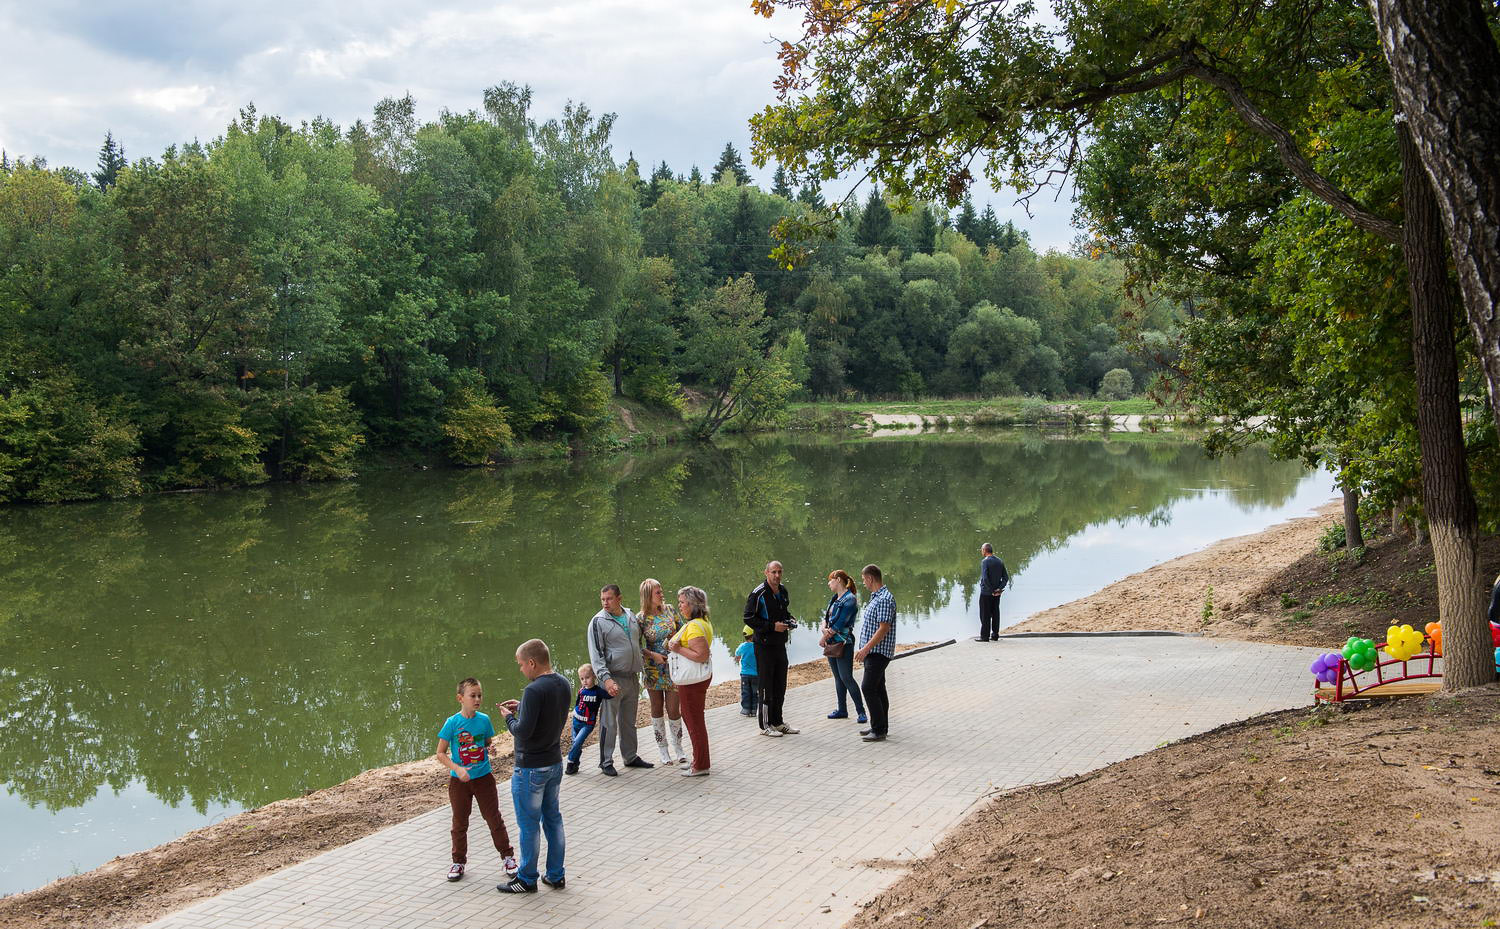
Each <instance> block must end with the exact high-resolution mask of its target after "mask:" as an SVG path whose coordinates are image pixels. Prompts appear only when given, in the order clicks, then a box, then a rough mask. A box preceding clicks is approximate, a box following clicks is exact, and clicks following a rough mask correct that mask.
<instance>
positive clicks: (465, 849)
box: [448, 774, 516, 864]
mask: <svg viewBox="0 0 1500 929" xmlns="http://www.w3.org/2000/svg"><path fill="white" fill-rule="evenodd" d="M475 803H478V804H479V815H480V816H483V817H484V821H485V822H486V823H488V824H489V827H490V838H491V839H493V840H494V841H495V851H497V852H499V853H500V855H501V857H507V856H510V855H514V854H515V853H516V850H515V849H514V848H512V847H511V844H510V833H508V832H506V831H505V819H504V818H503V817H502V816H501V815H500V792H499V790H498V789H497V788H496V786H495V775H493V774H486V775H485V776H484V777H475V778H470V779H469V780H467V781H461V780H459V779H458V778H456V777H452V776H450V777H449V778H448V805H449V806H451V807H453V863H454V864H468V863H469V811H470V810H471V809H473V804H475Z"/></svg>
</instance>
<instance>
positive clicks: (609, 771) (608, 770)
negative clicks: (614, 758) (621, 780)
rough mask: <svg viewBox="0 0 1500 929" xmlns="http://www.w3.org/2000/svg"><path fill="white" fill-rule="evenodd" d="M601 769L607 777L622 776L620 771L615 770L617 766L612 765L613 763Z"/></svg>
mask: <svg viewBox="0 0 1500 929" xmlns="http://www.w3.org/2000/svg"><path fill="white" fill-rule="evenodd" d="M599 770H600V771H603V772H604V776H605V777H619V776H620V772H619V771H616V770H615V766H614V765H612V764H607V765H604V766H603V767H601V768H600V769H599Z"/></svg>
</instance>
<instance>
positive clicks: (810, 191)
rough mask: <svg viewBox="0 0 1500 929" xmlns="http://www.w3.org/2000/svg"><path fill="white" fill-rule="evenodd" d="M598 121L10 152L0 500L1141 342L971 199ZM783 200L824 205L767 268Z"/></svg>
mask: <svg viewBox="0 0 1500 929" xmlns="http://www.w3.org/2000/svg"><path fill="white" fill-rule="evenodd" d="M613 121H614V117H613V116H612V115H608V114H605V115H595V114H593V113H591V112H590V111H589V109H588V108H587V107H586V106H583V105H574V104H569V105H568V106H567V107H565V108H564V110H563V112H562V113H561V114H560V115H558V116H556V117H555V118H550V119H545V120H539V119H536V118H533V116H532V114H531V113H530V92H529V90H527V89H525V88H520V87H516V86H514V85H503V86H499V87H494V88H491V89H489V90H487V91H486V92H485V93H484V95H483V105H482V108H480V109H477V110H469V111H466V112H448V111H444V112H443V113H442V114H441V115H440V116H439V117H438V118H437V119H436V120H434V121H431V122H427V123H422V122H419V120H418V118H417V115H416V106H415V102H414V101H413V100H412V99H411V98H410V97H409V96H408V97H406V98H402V99H386V100H382V101H381V102H380V103H379V104H377V105H376V107H375V109H374V113H373V117H372V118H371V119H370V120H369V121H368V122H366V121H363V120H361V121H357V122H355V123H354V124H353V125H352V126H349V127H348V128H341V127H339V126H336V125H333V124H332V123H330V122H328V121H325V120H315V121H313V122H310V123H304V124H302V125H301V126H300V127H294V126H291V125H289V124H288V123H286V122H285V121H283V120H281V119H278V118H275V117H273V116H265V115H261V114H258V113H257V112H256V111H255V109H254V107H247V108H246V109H245V110H243V111H242V112H241V113H240V115H239V118H238V119H237V120H236V121H235V122H234V123H233V124H231V125H230V126H228V127H227V129H226V130H225V132H224V134H223V135H222V136H221V137H219V138H217V139H215V140H213V141H212V142H209V143H206V144H202V143H199V142H193V143H191V144H187V145H183V146H180V147H174V148H170V149H168V150H167V151H166V152H164V153H163V154H162V155H161V156H160V157H159V158H141V159H138V160H134V161H130V160H128V159H127V158H126V157H125V153H124V151H123V150H122V148H121V145H120V144H119V143H118V142H117V141H116V140H115V138H114V137H113V136H112V135H109V136H106V138H105V141H104V145H103V147H102V149H101V151H100V156H99V163H98V167H97V170H95V171H93V172H91V173H88V174H85V173H84V172H82V171H79V170H76V169H73V168H59V169H50V168H48V167H47V165H46V163H45V161H44V160H41V159H31V160H30V161H28V160H26V159H12V158H9V157H6V158H5V159H3V167H0V501H61V500H71V499H82V498H89V497H96V496H116V495H124V494H130V493H135V492H139V491H142V490H147V489H154V488H166V487H204V486H221V485H239V484H251V483H256V482H259V481H264V480H267V479H291V480H319V479H329V478H339V477H345V476H348V475H350V474H352V473H353V471H354V470H355V468H356V467H357V464H358V462H359V461H360V459H361V454H362V453H364V452H368V451H369V450H379V449H398V450H419V451H422V452H424V453H425V452H429V451H436V452H441V454H443V455H444V456H445V457H446V458H447V459H448V460H451V461H453V462H455V463H461V464H476V463H481V462H485V461H488V460H491V459H493V458H494V457H496V456H497V455H503V454H505V453H506V451H507V449H510V448H512V447H513V446H514V445H515V444H517V443H527V442H537V441H541V442H547V443H551V444H552V445H554V446H555V445H557V444H559V443H572V444H573V445H575V446H579V445H586V444H587V443H588V442H589V441H590V440H591V438H592V437H598V436H602V435H607V434H608V432H609V430H610V424H611V423H612V422H614V419H615V404H614V402H613V397H614V396H621V397H629V398H632V399H633V400H634V401H636V402H639V403H641V404H645V405H648V406H656V407H660V408H663V409H665V410H668V411H671V412H672V413H674V414H680V413H681V412H682V411H683V408H684V398H685V397H690V398H691V399H692V401H693V413H694V422H695V424H696V428H697V429H698V430H699V431H700V432H702V433H711V432H712V431H714V430H716V429H718V428H721V427H728V428H753V427H756V426H757V425H767V424H774V423H775V422H776V420H777V417H778V416H779V415H780V414H781V413H782V411H784V409H785V404H786V402H787V400H788V399H789V398H792V397H794V396H803V397H815V398H822V397H837V398H850V397H858V396H905V397H917V396H933V395H975V394H983V395H996V394H1017V393H1026V394H1032V395H1042V396H1048V397H1059V396H1068V395H1092V394H1093V393H1095V392H1096V391H1097V390H1098V389H1099V388H1100V385H1101V382H1102V381H1103V380H1104V376H1105V374H1107V373H1110V372H1114V374H1113V375H1112V378H1111V380H1110V383H1109V384H1108V385H1107V387H1108V388H1109V389H1111V390H1117V391H1118V390H1121V389H1123V391H1124V392H1125V393H1129V392H1130V391H1131V390H1139V389H1141V388H1142V387H1143V386H1144V385H1145V382H1146V380H1147V379H1148V378H1149V377H1150V376H1151V375H1152V370H1151V368H1150V367H1148V365H1146V364H1145V363H1143V362H1141V361H1138V360H1136V357H1139V358H1148V359H1152V363H1153V364H1154V363H1156V362H1157V361H1159V360H1160V359H1161V358H1162V357H1164V356H1165V355H1166V354H1167V353H1168V348H1167V346H1168V338H1167V336H1166V335H1165V334H1164V333H1163V331H1162V330H1167V329H1169V328H1170V327H1171V325H1172V322H1171V314H1170V312H1169V310H1166V309H1158V310H1154V311H1148V310H1143V309H1142V308H1141V307H1138V306H1136V305H1134V304H1127V303H1125V302H1124V298H1123V297H1122V296H1121V286H1120V285H1121V281H1122V278H1123V272H1122V270H1121V269H1120V266H1119V265H1118V264H1117V263H1116V262H1115V261H1113V260H1111V259H1109V258H1100V257H1097V256H1096V257H1086V256H1081V255H1078V256H1074V255H1061V254H1056V253H1052V252H1049V253H1047V254H1045V255H1038V254H1036V252H1035V251H1034V250H1033V249H1032V248H1031V247H1030V244H1029V242H1028V241H1027V236H1026V234H1025V233H1024V232H1021V231H1018V230H1017V229H1015V228H1014V226H1012V225H1009V224H1002V223H1000V222H999V221H998V220H997V219H996V217H995V213H994V211H993V209H990V208H986V209H984V210H983V211H982V212H980V211H976V209H975V208H974V206H973V204H972V203H970V202H967V201H966V202H965V203H964V204H963V205H962V207H961V208H960V209H959V210H957V211H956V212H954V213H952V214H950V213H949V212H948V211H947V210H945V209H940V208H937V207H934V206H933V205H931V204H928V203H917V204H915V205H908V208H907V209H905V210H901V209H892V206H891V205H888V204H887V202H886V201H885V200H884V199H883V198H882V196H881V194H880V192H879V191H878V190H868V191H866V192H864V196H863V199H862V201H859V200H856V201H852V202H850V203H847V204H844V205H843V206H842V208H841V209H837V210H833V211H829V210H827V205H826V204H824V203H823V201H822V197H821V194H820V192H819V190H818V188H817V187H815V186H811V185H808V186H803V187H802V188H801V189H799V190H793V189H792V188H791V187H789V186H788V184H787V183H786V181H785V177H786V175H785V173H784V172H781V171H779V170H778V171H777V172H776V182H775V183H774V184H773V185H772V189H771V190H770V191H765V190H762V189H760V188H759V187H757V186H756V185H754V184H753V183H751V177H750V175H749V173H748V171H747V170H746V168H745V166H744V163H743V161H742V160H741V158H740V156H739V154H738V153H737V152H736V151H735V150H734V148H733V147H732V146H730V145H726V146H725V147H724V149H723V151H722V154H721V156H720V158H719V160H718V163H717V164H716V165H714V166H713V167H712V169H710V170H709V171H708V172H707V173H705V172H703V171H701V170H700V169H699V168H697V167H693V168H692V169H691V170H690V171H688V172H686V173H681V172H674V170H673V169H672V168H671V167H670V166H668V165H667V164H659V165H656V166H655V167H653V168H651V169H649V170H646V169H643V168H642V167H640V166H639V165H638V164H637V163H636V161H635V159H634V158H633V157H630V158H628V159H627V160H626V161H625V162H624V163H620V162H618V161H617V160H616V155H615V153H614V152H613V151H612V148H611V144H610V131H611V127H612V124H613ZM794 214H803V215H807V214H811V215H821V216H825V217H827V219H826V221H825V223H824V226H825V232H826V234H825V235H824V236H822V237H820V238H818V239H817V240H816V241H815V242H814V243H812V245H811V247H810V248H808V249H807V252H806V255H805V256H804V257H803V260H800V261H798V262H796V263H795V266H794V267H791V268H787V267H785V266H783V264H782V263H780V262H778V261H776V260H773V259H772V257H771V254H772V251H773V247H774V246H775V243H774V242H773V241H772V237H771V229H772V227H773V226H774V225H775V224H776V223H777V222H778V221H779V220H781V219H783V218H785V217H788V216H791V215H794ZM1125 318H1130V319H1132V320H1133V330H1132V331H1133V333H1134V335H1133V336H1132V343H1131V344H1132V346H1133V347H1134V348H1135V349H1136V352H1135V353H1134V356H1135V357H1133V355H1132V352H1130V351H1127V346H1126V345H1125V344H1123V343H1122V341H1121V337H1120V335H1119V323H1120V322H1121V320H1122V319H1125ZM1126 373H1128V375H1129V376H1128V377H1125V374H1126ZM1122 385H1123V388H1122Z"/></svg>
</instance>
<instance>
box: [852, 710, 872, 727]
mask: <svg viewBox="0 0 1500 929" xmlns="http://www.w3.org/2000/svg"><path fill="white" fill-rule="evenodd" d="M869 721H870V718H869V717H868V716H866V715H865V714H863V713H861V714H859V719H857V720H855V722H857V723H859V724H860V725H864V724H865V723H867V722H869Z"/></svg>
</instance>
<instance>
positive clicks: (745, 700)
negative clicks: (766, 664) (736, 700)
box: [740, 674, 760, 716]
mask: <svg viewBox="0 0 1500 929" xmlns="http://www.w3.org/2000/svg"><path fill="white" fill-rule="evenodd" d="M759 710H760V681H758V680H757V679H756V677H755V675H754V674H741V675H740V713H742V714H743V715H745V716H754V715H755V714H756V712H757V711H759Z"/></svg>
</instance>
